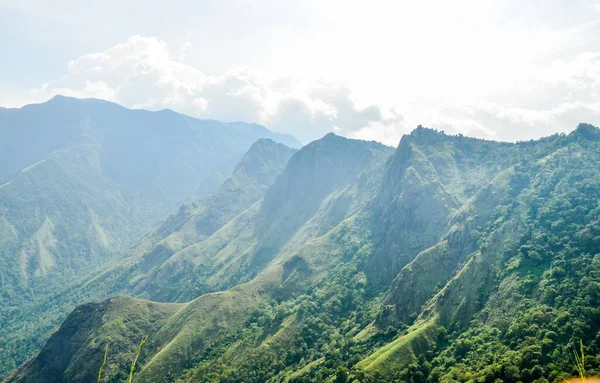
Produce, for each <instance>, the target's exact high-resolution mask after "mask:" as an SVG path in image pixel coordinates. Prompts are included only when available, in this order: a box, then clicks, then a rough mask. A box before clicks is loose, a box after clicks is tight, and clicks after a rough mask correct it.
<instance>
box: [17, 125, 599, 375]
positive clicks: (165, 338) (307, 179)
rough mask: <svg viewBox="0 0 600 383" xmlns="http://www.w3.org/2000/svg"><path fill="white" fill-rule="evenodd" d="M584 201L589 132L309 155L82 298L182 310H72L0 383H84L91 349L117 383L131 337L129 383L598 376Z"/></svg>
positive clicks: (595, 262)
mask: <svg viewBox="0 0 600 383" xmlns="http://www.w3.org/2000/svg"><path fill="white" fill-rule="evenodd" d="M598 196H600V130H599V129H597V128H595V127H593V126H590V125H585V124H582V125H580V126H579V127H578V128H577V129H576V130H575V131H574V132H572V133H571V134H569V135H555V136H552V137H548V138H545V139H542V140H537V141H531V142H523V143H517V144H508V143H494V142H488V141H482V140H476V139H471V138H467V137H462V136H448V135H445V134H443V133H441V132H436V131H432V130H429V129H425V128H422V127H420V128H418V129H417V130H415V131H414V132H413V133H412V134H411V135H408V136H405V137H404V138H403V139H402V142H401V143H400V146H399V148H398V149H397V151H396V152H395V153H391V152H390V150H389V149H388V148H386V147H383V146H381V145H378V144H375V143H369V142H362V141H354V140H346V139H343V138H341V137H336V136H334V135H328V136H326V137H324V138H323V139H322V140H319V141H316V142H314V143H311V144H309V145H307V146H306V147H304V148H303V149H301V150H300V151H298V152H296V153H295V154H294V155H292V157H291V158H290V160H289V161H288V163H287V166H286V167H285V169H284V170H283V171H282V172H281V174H280V175H279V176H278V177H277V178H276V179H275V180H274V182H273V183H272V184H271V186H270V187H269V188H268V190H267V191H266V192H265V193H264V198H263V199H262V200H260V201H258V202H256V203H254V204H252V206H250V207H248V208H247V209H245V210H243V211H240V212H239V213H237V214H236V215H235V217H233V218H231V219H230V220H229V221H228V222H226V223H224V224H223V225H222V226H221V227H220V228H218V229H217V230H215V231H214V232H211V233H208V234H206V235H203V236H202V237H200V236H197V237H194V238H195V239H194V241H193V244H192V245H189V246H187V247H186V248H185V249H184V250H182V251H176V252H172V253H168V254H167V255H166V256H165V257H164V258H161V259H160V265H158V266H157V268H156V269H152V268H147V267H146V266H145V264H144V262H139V261H138V259H140V258H133V259H132V260H131V261H130V263H128V267H127V268H124V269H125V270H127V271H126V272H122V273H115V274H111V272H107V273H106V274H104V277H96V279H93V280H92V281H89V282H87V283H86V285H85V288H90V289H92V290H95V289H96V288H95V287H94V286H95V283H97V282H98V281H101V282H103V283H108V284H109V285H111V284H112V288H113V289H114V290H113V291H115V292H119V291H123V290H125V291H127V289H130V288H131V286H132V278H133V279H134V280H138V279H137V278H141V279H140V280H145V281H147V283H145V284H135V283H134V284H133V285H135V286H137V287H138V288H139V289H137V290H135V294H136V295H138V296H141V297H161V298H162V299H164V300H168V301H178V300H188V298H189V299H190V300H189V302H187V303H181V304H177V303H153V302H149V301H144V300H141V299H134V298H115V299H112V300H109V301H105V302H102V303H98V304H93V305H84V306H81V307H80V308H78V309H77V310H75V311H74V312H73V313H72V314H70V315H69V317H68V318H67V321H66V322H65V323H64V324H63V325H62V326H61V328H60V329H59V330H58V331H57V332H56V333H55V334H54V335H53V337H52V338H51V339H50V341H49V342H48V343H47V344H46V346H45V347H44V348H43V349H42V351H41V353H40V355H39V356H38V357H37V358H35V359H34V360H33V361H32V362H31V363H30V364H28V365H26V366H24V367H23V368H22V369H21V370H20V371H18V372H17V373H16V374H15V375H14V376H13V377H11V379H9V382H34V381H36V380H35V379H36V378H39V377H40V376H44V377H47V378H48V377H50V378H52V379H54V381H57V382H75V381H81V378H82V377H84V374H88V373H89V374H90V375H89V376H92V377H95V373H96V372H97V366H98V365H100V363H101V355H102V352H101V351H102V347H101V345H104V344H106V342H107V341H108V342H109V343H110V345H111V350H121V352H117V353H115V357H114V358H111V359H110V360H109V362H107V367H106V374H105V377H104V381H107V382H123V381H127V371H128V370H127V368H128V363H126V362H127V361H130V360H131V359H130V358H131V357H132V356H133V355H135V353H136V349H138V350H139V348H136V345H135V344H133V343H132V339H139V337H140V336H141V335H142V334H147V333H152V334H153V336H152V338H151V339H150V340H149V341H148V343H147V344H146V345H145V346H144V347H145V348H144V350H145V351H144V354H143V355H142V356H141V357H140V360H139V364H138V365H139V369H136V371H138V372H137V373H136V375H135V377H134V378H133V381H134V382H135V381H139V382H146V381H160V382H179V383H183V382H198V381H200V382H232V383H233V382H243V383H250V382H256V383H259V382H261V383H262V382H288V383H312V382H315V383H316V382H330V383H338V382H353V383H375V382H378V383H379V382H383V383H401V382H403V383H433V382H444V383H454V382H469V383H479V382H484V383H488V382H489V383H498V382H514V383H517V382H522V383H546V382H561V381H563V380H565V379H570V378H572V377H574V376H578V375H579V376H582V377H583V376H584V374H585V375H586V376H594V375H600V358H598V355H599V351H600V202H599V199H598ZM201 221H202V222H204V218H203V219H202V220H201ZM173 227H174V226H173ZM178 227H183V226H178ZM201 227H204V226H202V225H201ZM190 232H191V231H187V233H188V234H189V233H190ZM161 233H163V234H164V235H166V237H167V238H174V237H176V238H183V237H188V234H186V235H185V236H182V235H181V233H182V231H179V229H177V228H175V229H174V230H166V231H164V232H161ZM194 235H195V234H192V237H193V236H194ZM144 254H146V253H144ZM155 254H156V253H155ZM141 259H144V257H142V258H141ZM146 259H151V258H146ZM154 259H155V258H154ZM122 270H123V269H122ZM148 270H154V271H152V272H148ZM155 271H156V272H155ZM132 275H134V276H135V278H134V277H132ZM119 276H125V277H123V278H121V277H119ZM152 281H154V282H152ZM167 281H168V283H165V282H167ZM150 286H152V287H150ZM130 291H131V290H130ZM194 294H196V295H194ZM182 298H183V299H182ZM154 334H155V335H154ZM65 344H67V345H69V346H70V348H68V349H66V350H64V349H63V347H62V346H63V345H65ZM576 347H577V348H579V354H577V355H578V356H577V357H576V358H575V360H574V361H572V350H573V349H574V348H576ZM57 355H60V357H59V358H57ZM579 355H581V357H579ZM583 355H585V357H584V356H583ZM92 367H93V368H92ZM92 374H93V375H92ZM85 376H87V375H85ZM78 379H79V380H78Z"/></svg>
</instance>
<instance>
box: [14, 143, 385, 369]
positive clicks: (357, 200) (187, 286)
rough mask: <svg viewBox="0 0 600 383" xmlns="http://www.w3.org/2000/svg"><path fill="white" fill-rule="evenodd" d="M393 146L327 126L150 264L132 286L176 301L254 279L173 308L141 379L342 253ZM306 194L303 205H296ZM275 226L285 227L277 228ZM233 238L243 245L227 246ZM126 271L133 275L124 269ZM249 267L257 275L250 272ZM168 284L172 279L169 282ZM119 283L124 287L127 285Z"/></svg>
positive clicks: (138, 266)
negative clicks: (222, 221)
mask: <svg viewBox="0 0 600 383" xmlns="http://www.w3.org/2000/svg"><path fill="white" fill-rule="evenodd" d="M391 152H392V149H391V148H387V147H385V146H383V145H381V144H377V143H373V142H361V141H354V140H348V139H345V138H342V137H337V136H334V135H328V136H326V137H325V138H323V139H322V140H319V141H316V142H314V143H312V144H309V145H307V146H306V147H304V148H303V149H302V150H300V151H299V152H297V153H296V154H294V155H293V156H292V158H291V159H290V161H289V162H288V165H287V166H286V168H285V170H284V171H283V172H282V174H281V175H280V176H279V177H278V178H277V180H276V181H275V183H274V184H273V185H272V186H271V187H270V188H269V191H267V193H266V196H265V198H264V200H263V201H260V202H258V203H256V204H254V205H253V206H252V207H250V208H249V209H247V210H245V211H244V212H242V213H241V214H240V215H239V216H237V217H236V218H234V219H233V220H231V221H230V222H228V223H227V224H226V225H225V226H223V227H222V228H220V229H219V230H217V231H216V232H215V233H214V234H213V235H211V236H209V237H208V238H207V239H205V240H200V241H199V242H198V243H196V244H194V245H190V246H187V247H185V248H184V250H183V251H182V252H177V253H175V254H173V255H172V256H170V257H169V258H168V260H167V261H166V262H164V264H163V265H161V266H160V267H159V268H158V270H159V273H157V274H155V275H153V274H152V273H150V274H149V277H150V282H152V283H149V284H146V286H145V288H144V289H142V290H140V291H138V294H137V295H140V296H147V295H152V294H160V296H159V297H158V298H159V299H160V298H166V299H164V300H168V299H169V298H170V300H178V299H179V297H181V296H184V297H185V296H192V294H194V293H196V294H197V292H198V291H200V292H202V290H204V291H211V290H214V289H219V288H220V287H221V286H225V287H227V285H230V286H231V285H234V284H238V283H239V282H240V280H241V281H244V280H248V281H250V280H251V282H249V283H247V284H243V285H239V286H237V287H234V288H233V289H232V290H230V291H227V292H223V293H212V294H206V295H202V296H201V297H199V298H197V299H195V300H194V301H192V302H191V303H189V304H188V306H186V309H184V310H182V311H181V312H180V313H178V314H177V315H176V316H174V317H173V320H172V321H169V323H167V324H165V326H164V327H163V328H161V329H160V330H159V331H158V332H157V334H156V335H155V336H154V337H153V338H152V341H151V343H150V344H151V346H150V347H149V349H151V348H155V349H156V350H158V349H160V350H161V351H160V352H159V353H158V354H156V355H154V356H153V357H152V362H151V363H150V362H148V364H147V365H146V367H145V371H147V372H140V374H141V375H140V379H142V380H143V379H144V378H143V377H142V376H144V375H143V374H148V375H150V376H152V379H153V380H154V379H156V380H159V381H161V380H163V381H167V380H169V378H168V377H169V376H175V375H173V374H174V373H180V372H181V371H182V370H181V369H182V368H184V367H185V365H187V363H189V360H186V359H182V358H180V357H179V356H178V355H181V353H185V354H188V355H190V357H191V358H193V355H198V356H200V355H202V353H203V352H204V350H205V348H206V347H207V346H209V345H210V343H211V342H213V341H221V340H223V339H224V338H226V337H227V336H228V335H229V331H230V330H231V331H235V330H236V329H240V328H243V327H244V326H245V325H246V323H247V321H248V319H249V318H250V316H251V315H252V314H253V313H254V312H255V311H256V310H258V309H259V308H260V307H261V305H264V304H266V303H268V302H269V301H270V300H271V299H275V298H277V297H281V298H283V297H289V296H293V295H295V294H296V293H297V292H300V291H302V290H303V289H304V288H306V286H308V285H309V284H310V283H312V282H311V281H316V280H319V279H321V278H322V277H323V276H324V274H323V272H324V271H326V270H327V269H328V268H329V267H331V265H332V264H333V263H335V262H336V260H338V259H339V258H340V257H341V256H343V255H344V253H343V252H340V251H339V250H338V249H337V246H336V243H337V242H338V241H341V240H343V237H344V236H345V235H347V231H346V228H347V227H350V226H351V225H352V222H353V220H354V219H356V218H355V217H356V215H357V213H358V212H359V211H360V210H361V209H362V208H363V207H364V206H365V204H366V203H367V202H368V200H369V199H370V197H371V196H372V195H373V194H374V193H375V190H376V187H377V185H379V182H380V180H379V177H380V174H382V173H381V170H382V168H383V165H384V164H385V161H386V159H387V158H388V157H389V155H390V154H391ZM332 165H334V166H332ZM342 165H344V166H346V171H345V172H343V173H341V174H336V169H337V168H339V167H340V166H342ZM311 179H312V180H319V181H320V182H321V184H320V185H314V184H311V183H307V182H306V180H311ZM325 180H327V182H325ZM297 182H300V184H296V183H297ZM290 184H291V185H290ZM298 185H304V187H305V188H306V189H307V190H305V191H304V192H302V193H298V194H296V195H295V196H294V198H292V197H289V196H288V197H287V198H285V199H284V203H280V202H278V201H281V199H280V192H281V191H290V192H291V193H294V192H293V191H292V190H293V189H294V188H296V187H297V186H298ZM290 186H293V188H292V187H290ZM304 198H305V199H306V200H307V201H310V204H303V203H302V202H303V199H304ZM265 207H268V209H267V208H265ZM306 210H308V213H306ZM309 214H310V215H309ZM173 219H175V217H174V218H173ZM169 221H170V220H169ZM169 221H167V222H169ZM282 229H283V230H285V232H284V233H281V231H282ZM286 239H287V240H286ZM231 247H234V248H236V249H241V251H229V250H228V249H229V248H231ZM190 259H191V260H190ZM216 262H219V263H218V265H221V264H223V263H224V264H226V267H219V268H216V267H215V272H214V273H213V275H208V276H207V277H206V278H205V279H204V280H202V279H200V278H199V277H201V276H203V274H202V273H203V272H204V271H205V270H207V269H209V268H210V267H214V266H213V265H215V264H216ZM180 263H182V264H183V265H182V266H180V267H176V268H175V267H172V266H169V265H171V264H175V265H177V264H180ZM195 263H197V264H198V265H200V266H201V267H199V266H195ZM133 268H134V269H135V273H137V272H139V271H140V270H142V269H143V263H138V262H134V263H133ZM108 274H110V273H108ZM125 274H126V275H130V274H129V272H127V273H125ZM146 275H148V274H146ZM255 275H258V277H256V278H255V279H253V278H254V276H255ZM163 277H164V278H170V279H169V280H170V281H171V282H170V283H167V282H165V281H161V280H160V278H163ZM187 278H190V279H191V282H188V281H189V280H190V279H187ZM97 280H98V281H101V283H102V284H105V283H106V281H107V280H108V281H115V279H112V278H108V279H103V277H99V278H98V279H97ZM123 280H127V281H130V280H131V279H130V278H129V277H126V278H123V279H119V282H117V284H120V283H121V282H120V281H123ZM157 280H158V282H156V281H157ZM91 283H92V284H93V283H96V282H95V281H92V282H91ZM137 286H140V284H138V285H137ZM170 286H174V288H173V289H170V288H168V287H170ZM160 287H162V288H160ZM165 287H167V288H165ZM84 288H85V287H84ZM124 288H125V289H128V288H129V287H127V285H125V287H124ZM170 294H177V295H170ZM184 294H185V295H184ZM153 298H155V297H153ZM207 302H212V303H207ZM228 302H229V303H228ZM206 305H210V307H206ZM218 313H220V315H218ZM191 334H194V335H193V336H192V335H191ZM197 339H198V340H197ZM200 339H202V340H201V341H200ZM211 339H212V340H211ZM199 341H200V342H201V343H198V342H199ZM46 347H50V346H48V345H47V346H46ZM96 351H97V350H96ZM96 351H94V352H96ZM161 366H162V367H161ZM166 366H169V367H168V370H165V368H166ZM28 368H37V367H33V365H32V367H27V368H25V369H24V370H23V371H22V372H21V374H23V375H22V377H23V379H25V380H24V381H27V380H26V379H28V378H27V377H29V376H33V375H30V374H29V373H28V372H27V371H28ZM172 369H175V372H173V374H172V373H171V372H169V371H170V370H172ZM159 375H160V376H159ZM65 379H66V378H65ZM67 381H68V380H67Z"/></svg>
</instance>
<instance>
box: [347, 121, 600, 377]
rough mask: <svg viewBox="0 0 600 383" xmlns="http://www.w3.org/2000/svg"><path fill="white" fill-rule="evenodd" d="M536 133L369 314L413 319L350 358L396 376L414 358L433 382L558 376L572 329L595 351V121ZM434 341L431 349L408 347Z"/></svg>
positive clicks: (598, 189)
mask: <svg viewBox="0 0 600 383" xmlns="http://www.w3.org/2000/svg"><path fill="white" fill-rule="evenodd" d="M541 144H542V143H540V145H538V147H537V148H533V147H531V146H529V147H528V148H527V149H528V153H529V155H530V156H529V157H528V158H527V159H525V160H523V161H522V162H521V163H519V164H518V165H516V166H514V167H511V168H509V169H507V170H506V171H505V172H503V173H501V174H499V175H498V176H497V177H496V178H495V179H494V181H493V182H492V183H491V184H490V185H488V187H486V188H485V189H483V190H482V191H481V192H480V193H478V194H477V195H476V196H475V197H474V198H473V199H472V200H471V201H469V202H468V203H467V204H465V205H464V206H463V208H462V209H461V211H460V212H459V213H458V214H457V215H456V216H455V220H454V224H453V225H452V226H451V227H450V229H449V230H448V232H447V233H446V235H445V236H444V237H443V239H442V241H441V242H440V243H438V244H437V245H435V246H434V247H432V248H431V249H428V250H426V251H424V252H422V253H421V254H419V256H418V257H417V258H416V259H415V260H414V261H413V262H412V263H411V264H409V265H407V266H406V267H404V268H403V270H402V271H401V272H400V274H399V275H398V276H397V277H396V280H395V281H394V283H393V285H392V288H391V289H390V292H389V293H388V295H387V297H386V303H387V305H386V306H385V307H384V308H383V312H382V313H381V315H380V317H379V318H378V323H377V325H378V326H380V327H385V326H389V325H394V326H398V322H400V323H402V324H404V326H406V325H411V324H412V322H413V321H414V320H415V316H416V315H417V314H418V316H417V317H416V321H415V323H414V324H412V325H411V326H410V327H409V328H408V329H407V330H406V332H405V334H403V335H401V336H400V337H398V338H397V339H396V340H394V341H393V342H392V343H390V344H389V345H387V346H385V347H383V348H381V349H380V350H377V351H376V352H375V353H374V354H373V355H371V356H370V357H368V358H366V359H365V360H364V361H362V362H361V363H360V364H359V368H361V369H363V370H366V371H369V372H374V371H376V372H378V373H383V374H384V375H387V376H390V377H392V376H395V378H396V379H402V378H403V377H406V376H408V375H409V374H410V373H411V372H409V371H408V369H407V367H409V365H411V363H413V362H417V363H416V365H411V366H413V367H412V368H413V369H417V370H420V369H422V368H424V365H425V364H426V363H427V368H428V369H429V371H430V372H431V373H433V372H432V371H431V368H433V367H437V370H436V371H435V372H434V374H435V375H434V376H435V378H434V379H436V380H438V379H439V380H441V381H453V380H455V379H458V380H463V379H465V378H464V377H465V376H467V375H468V376H469V377H470V378H469V379H486V380H487V379H492V380H493V379H501V380H502V381H509V382H512V381H517V380H521V381H524V382H531V381H533V380H535V379H542V380H539V381H547V380H545V379H548V380H550V381H558V380H562V379H565V378H568V377H569V376H570V366H569V353H570V352H572V351H571V350H572V348H573V346H574V344H576V343H577V342H579V340H583V342H585V343H586V344H587V345H589V346H590V350H589V351H591V353H592V354H593V353H595V352H597V351H595V350H597V347H598V344H597V342H596V340H597V339H598V337H597V334H598V331H599V330H600V326H599V325H598V323H600V322H598V319H600V311H599V310H598V309H597V304H598V303H599V301H598V298H599V297H600V295H598V292H599V291H600V290H598V286H599V285H598V281H599V279H598V277H599V275H598V274H597V270H598V267H599V264H598V259H597V258H598V255H597V252H598V250H599V249H600V247H598V246H599V245H600V242H598V241H599V240H600V236H598V233H599V232H598V222H599V219H600V215H599V214H600V210H599V209H598V207H599V205H598V196H599V195H600V174H599V171H598V169H600V168H599V167H598V165H600V155H599V153H600V152H599V149H600V131H598V129H597V128H594V127H591V126H589V125H580V127H579V128H578V129H577V130H575V131H574V132H573V133H572V134H570V135H569V136H566V137H565V136H562V137H559V136H556V137H554V139H553V142H550V143H549V142H545V144H546V145H541ZM539 146H542V147H539ZM442 265H444V266H445V267H440V266H442ZM561 287H562V289H563V290H562V291H563V293H562V295H561V294H560V293H559V290H557V288H561ZM559 295H561V296H560V297H559V299H558V300H556V297H558V296H559ZM413 313H414V314H413ZM411 314H412V315H411ZM411 316H412V318H411ZM567 318H571V320H573V321H576V322H574V323H573V324H572V325H570V324H568V323H567V322H565V321H568V319H567ZM575 318H577V319H575ZM532 326H534V327H532ZM400 327H402V325H400ZM440 329H448V330H449V331H450V332H452V335H451V336H450V337H447V336H446V335H445V334H446V333H445V331H446V330H443V332H442V333H440ZM465 330H466V331H465ZM463 331H464V332H463ZM440 336H442V337H443V338H444V339H439V338H440ZM440 343H441V344H440ZM431 350H437V352H438V353H439V354H440V356H439V357H437V358H433V359H431V357H430V361H426V360H425V359H424V358H422V359H419V360H417V358H415V356H417V355H418V354H423V355H425V354H426V353H427V352H428V351H429V352H431ZM549 350H553V353H550V352H549ZM589 351H588V352H589ZM499 365H502V368H498V366H499ZM588 367H589V368H590V369H592V370H593V369H594V368H597V367H598V366H597V365H596V364H595V363H594V362H591V363H590V365H589V366H588ZM403 369H404V370H403Z"/></svg>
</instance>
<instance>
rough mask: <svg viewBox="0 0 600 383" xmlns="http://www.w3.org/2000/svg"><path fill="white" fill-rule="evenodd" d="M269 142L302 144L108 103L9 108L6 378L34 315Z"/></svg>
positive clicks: (2, 311) (0, 149)
mask: <svg viewBox="0 0 600 383" xmlns="http://www.w3.org/2000/svg"><path fill="white" fill-rule="evenodd" d="M261 137H272V138H274V139H279V140H282V141H286V142H287V141H291V142H292V143H294V142H295V141H294V139H293V138H290V137H288V136H281V135H278V134H275V133H271V132H269V131H268V130H267V129H265V128H263V127H261V126H258V125H254V124H242V123H228V124H225V123H220V122H217V121H202V120H197V119H193V118H189V117H187V116H184V115H180V114H177V113H174V112H171V111H161V112H148V111H144V110H129V109H126V108H123V107H121V106H118V105H116V104H112V103H109V102H106V101H102V100H79V99H73V98H66V97H60V96H57V97H55V98H53V99H52V100H50V101H48V102H46V103H44V104H37V105H28V106H25V107H23V108H21V109H2V110H0V163H1V165H0V179H2V181H0V182H2V185H0V349H2V350H3V352H2V353H1V356H0V359H1V360H0V375H3V374H5V373H7V372H8V371H10V370H11V369H14V368H16V367H17V365H16V364H15V362H16V363H21V362H22V359H20V360H17V361H11V360H10V359H12V356H9V355H6V352H5V351H4V350H6V347H9V344H10V343H8V344H6V343H5V342H7V341H6V339H4V338H5V336H6V331H7V329H8V328H9V327H11V326H9V325H8V323H9V322H11V323H17V322H18V320H19V318H22V317H23V313H24V310H25V306H26V305H29V304H34V305H35V304H37V303H38V302H42V301H44V300H45V299H47V298H48V297H49V296H50V295H51V294H54V293H56V292H57V291H59V290H62V289H64V288H65V287H66V286H69V285H72V284H74V283H75V282H77V281H78V280H79V279H80V278H81V277H82V276H83V275H85V274H88V273H90V272H92V271H94V270H96V269H97V268H99V267H100V266H102V265H104V264H106V263H107V262H109V261H111V260H113V259H114V258H115V257H116V256H117V255H121V254H122V253H124V252H125V251H126V250H128V249H129V248H130V246H131V245H133V244H134V243H135V241H137V240H138V239H139V237H141V235H142V234H143V233H144V232H146V231H147V230H148V229H150V228H151V227H152V226H154V225H156V224H157V223H158V222H160V220H161V219H163V218H164V217H165V216H167V215H168V214H169V213H171V212H172V211H175V209H176V208H177V207H178V206H179V205H180V204H181V203H182V202H186V201H190V200H193V199H196V196H197V195H198V193H199V190H204V191H207V190H210V188H211V187H209V185H208V184H210V182H208V181H207V180H210V179H211V178H215V177H216V178H219V177H221V176H220V175H219V174H217V173H220V172H223V171H227V172H228V174H230V172H231V171H232V170H233V166H234V165H229V164H231V162H232V160H235V162H239V159H241V158H242V156H243V154H244V153H245V152H246V150H247V149H248V148H249V147H250V146H251V145H252V144H253V143H254V142H255V141H256V140H257V139H259V138H261ZM286 150H287V149H284V150H282V152H285V151H286ZM227 169H229V170H227ZM261 196H262V195H261ZM257 198H260V196H259V197H257ZM232 214H233V213H232ZM28 332H29V331H28V330H25V328H23V327H21V331H19V333H28ZM27 343H28V342H24V344H27ZM24 347H25V348H27V347H29V346H24ZM10 351H11V354H12V352H15V353H17V354H21V355H24V354H28V353H30V352H31V351H27V352H22V350H19V351H17V350H14V349H13V350H10ZM5 356H6V358H7V359H5Z"/></svg>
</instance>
